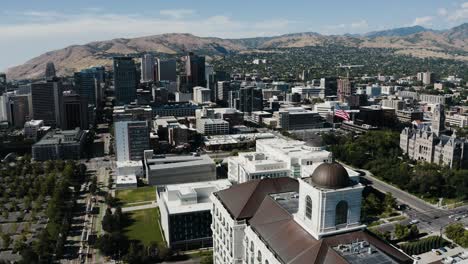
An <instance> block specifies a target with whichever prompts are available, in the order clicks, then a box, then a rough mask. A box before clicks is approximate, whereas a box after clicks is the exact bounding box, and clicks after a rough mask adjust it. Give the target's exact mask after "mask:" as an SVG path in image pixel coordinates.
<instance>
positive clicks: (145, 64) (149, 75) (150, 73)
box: [141, 54, 155, 82]
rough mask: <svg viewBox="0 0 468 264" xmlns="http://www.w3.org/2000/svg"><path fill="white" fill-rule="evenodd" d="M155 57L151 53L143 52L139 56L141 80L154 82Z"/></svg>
mask: <svg viewBox="0 0 468 264" xmlns="http://www.w3.org/2000/svg"><path fill="white" fill-rule="evenodd" d="M154 77H155V59H154V56H153V55H151V54H145V55H143V57H142V58H141V81H142V82H154V80H155V78H154Z"/></svg>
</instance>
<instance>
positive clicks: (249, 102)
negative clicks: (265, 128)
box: [238, 86, 263, 114]
mask: <svg viewBox="0 0 468 264" xmlns="http://www.w3.org/2000/svg"><path fill="white" fill-rule="evenodd" d="M238 110H240V111H241V112H244V114H250V113H252V112H254V111H262V110H263V93H262V89H258V88H255V87H254V86H248V87H243V88H241V89H240V90H239V108H238Z"/></svg>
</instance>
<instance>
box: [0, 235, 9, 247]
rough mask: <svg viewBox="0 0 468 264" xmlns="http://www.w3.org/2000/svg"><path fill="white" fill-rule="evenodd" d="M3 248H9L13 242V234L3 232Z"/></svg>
mask: <svg viewBox="0 0 468 264" xmlns="http://www.w3.org/2000/svg"><path fill="white" fill-rule="evenodd" d="M1 236H2V240H3V248H8V247H9V246H10V243H11V236H10V235H9V234H2V235H1Z"/></svg>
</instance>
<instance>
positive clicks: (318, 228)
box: [295, 162, 365, 239]
mask: <svg viewBox="0 0 468 264" xmlns="http://www.w3.org/2000/svg"><path fill="white" fill-rule="evenodd" d="M363 189H364V185H362V184H360V183H359V182H358V180H357V179H351V178H350V177H349V175H348V172H347V170H346V169H345V168H344V167H343V166H342V165H341V164H339V163H337V162H324V163H322V164H320V165H319V166H318V167H317V168H316V169H315V170H314V172H313V173H312V175H310V176H309V177H306V178H302V179H299V208H298V211H297V214H296V215H295V219H296V221H297V222H298V223H299V224H301V226H303V227H304V229H306V230H307V231H308V232H309V233H311V235H313V236H314V237H315V238H316V239H319V238H321V237H323V236H325V235H328V234H333V233H338V232H343V231H346V232H347V231H351V230H356V229H362V228H364V227H365V226H364V225H361V223H360V218H361V199H362V190H363Z"/></svg>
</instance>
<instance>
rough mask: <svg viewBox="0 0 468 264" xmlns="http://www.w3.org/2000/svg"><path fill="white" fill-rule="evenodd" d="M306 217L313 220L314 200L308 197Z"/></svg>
mask: <svg viewBox="0 0 468 264" xmlns="http://www.w3.org/2000/svg"><path fill="white" fill-rule="evenodd" d="M305 215H306V217H307V218H309V219H311V218H312V199H311V198H310V196H308V195H307V196H306V206H305Z"/></svg>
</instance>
